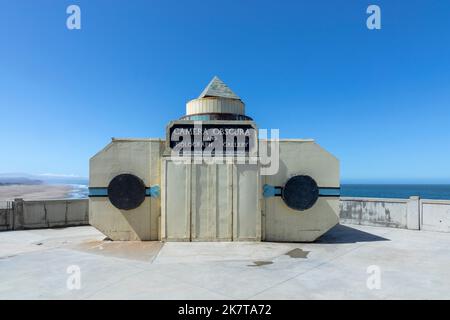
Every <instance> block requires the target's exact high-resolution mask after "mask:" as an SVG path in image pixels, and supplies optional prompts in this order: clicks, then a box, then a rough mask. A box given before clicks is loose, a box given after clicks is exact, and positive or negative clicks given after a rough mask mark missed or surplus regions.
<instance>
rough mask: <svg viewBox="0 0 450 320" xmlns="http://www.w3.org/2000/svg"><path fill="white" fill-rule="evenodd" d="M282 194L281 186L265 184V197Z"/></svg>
mask: <svg viewBox="0 0 450 320" xmlns="http://www.w3.org/2000/svg"><path fill="white" fill-rule="evenodd" d="M279 195H281V188H280V187H274V186H271V185H268V184H265V185H264V186H263V196H264V198H270V197H275V196H279Z"/></svg>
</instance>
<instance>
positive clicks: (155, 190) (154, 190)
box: [145, 185, 161, 198]
mask: <svg viewBox="0 0 450 320" xmlns="http://www.w3.org/2000/svg"><path fill="white" fill-rule="evenodd" d="M160 194H161V188H160V187H159V186H158V185H154V186H151V187H150V188H147V189H145V195H146V196H147V197H153V198H158V197H159V195H160Z"/></svg>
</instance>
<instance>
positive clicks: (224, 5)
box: [0, 0, 450, 182]
mask: <svg viewBox="0 0 450 320" xmlns="http://www.w3.org/2000/svg"><path fill="white" fill-rule="evenodd" d="M0 3H1V5H0V40H1V41H0V111H1V113H0V115H1V120H0V147H1V151H0V154H1V156H0V172H27V173H49V172H50V173H58V174H76V175H80V176H87V175H88V160H89V158H90V157H91V156H92V155H94V154H95V153H96V152H97V151H99V150H100V149H101V148H103V147H104V146H105V145H106V144H107V143H109V141H110V138H111V137H163V135H164V128H165V125H166V123H167V122H168V121H170V120H172V119H177V118H179V117H180V116H182V115H183V114H184V111H185V103H186V101H187V100H189V99H192V98H195V97H196V96H198V94H199V93H200V92H201V91H202V89H203V88H204V86H206V84H207V83H208V82H209V80H210V79H211V78H212V77H213V76H214V75H218V76H219V77H220V78H221V79H222V80H224V81H225V82H226V83H227V84H228V85H229V86H230V87H231V88H232V89H233V90H234V91H235V92H236V93H237V94H238V95H240V96H241V98H242V99H243V100H244V102H245V103H246V108H247V114H248V115H250V116H252V117H253V118H254V119H255V121H256V122H257V124H258V125H259V127H260V128H279V129H280V132H281V137H285V138H314V139H316V141H317V142H318V143H319V144H321V145H322V146H323V147H324V148H326V149H327V150H329V151H330V152H332V153H333V154H335V155H336V156H337V157H338V158H339V159H340V160H341V168H342V171H341V173H342V178H343V179H344V181H345V180H347V181H352V180H359V179H362V180H370V181H384V180H389V181H394V182H395V181H405V180H408V181H409V180H411V181H413V180H417V181H419V180H420V181H439V182H450V1H448V0H440V1H438V0H436V1H425V0H422V1H414V0H408V1H400V0H396V1H357V0H354V1H349V0H330V1H280V0H277V1H275V0H272V1H264V0H245V1H244V0H232V1H229V0H227V1H223V0H221V1H215V0H213V1H206V0H202V1H200V0H195V1H194V0H186V1H180V0H176V1H175V0H170V1H167V0H164V1H163V0H160V1H136V0H133V1H113V0H110V1H103V0H89V1H75V0H73V1H55V0H45V1H44V0H39V1H34V0H33V1H32V0H28V1H24V0H15V1H9V0H8V1H6V0H0ZM70 4H77V5H79V6H80V7H81V10H82V29H81V30H75V31H70V30H68V29H67V28H66V18H67V16H68V15H67V14H66V8H67V6H68V5H70ZM369 4H378V5H379V6H380V7H381V10H382V29H381V30H379V31H370V30H368V29H367V27H366V18H367V16H368V15H367V14H366V8H367V6H368V5H369Z"/></svg>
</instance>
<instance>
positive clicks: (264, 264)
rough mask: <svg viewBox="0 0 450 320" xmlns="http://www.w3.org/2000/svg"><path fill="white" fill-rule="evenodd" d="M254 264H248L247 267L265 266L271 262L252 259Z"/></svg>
mask: <svg viewBox="0 0 450 320" xmlns="http://www.w3.org/2000/svg"><path fill="white" fill-rule="evenodd" d="M253 263H254V264H249V265H248V266H249V267H261V266H266V265H268V264H272V263H273V262H272V261H253Z"/></svg>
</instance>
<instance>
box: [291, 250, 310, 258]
mask: <svg viewBox="0 0 450 320" xmlns="http://www.w3.org/2000/svg"><path fill="white" fill-rule="evenodd" d="M310 252H311V251H303V250H302V249H300V248H295V249H293V250H291V251H288V252H286V255H288V256H289V257H291V258H294V259H299V258H300V259H307V258H308V254H309V253H310Z"/></svg>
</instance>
